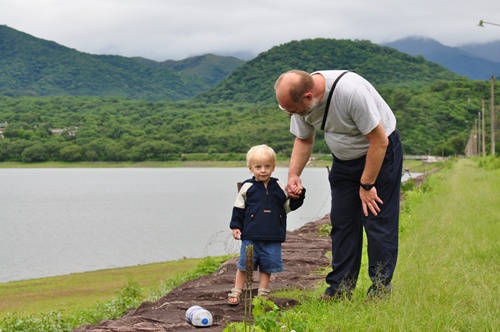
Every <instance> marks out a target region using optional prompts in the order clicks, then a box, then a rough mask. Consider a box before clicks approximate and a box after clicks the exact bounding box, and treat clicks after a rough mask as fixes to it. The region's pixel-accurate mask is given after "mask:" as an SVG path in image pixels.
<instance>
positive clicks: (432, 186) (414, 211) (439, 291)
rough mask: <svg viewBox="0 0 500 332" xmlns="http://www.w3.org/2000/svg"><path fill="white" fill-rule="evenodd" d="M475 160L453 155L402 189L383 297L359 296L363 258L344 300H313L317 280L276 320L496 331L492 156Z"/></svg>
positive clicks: (499, 248) (498, 192)
mask: <svg viewBox="0 0 500 332" xmlns="http://www.w3.org/2000/svg"><path fill="white" fill-rule="evenodd" d="M479 163H480V162H477V161H472V160H459V161H458V162H456V163H455V164H453V165H452V166H451V167H450V168H446V169H443V170H441V171H440V172H439V173H437V174H434V175H432V176H430V177H429V178H428V180H427V181H426V182H425V183H424V185H423V186H422V187H421V188H419V189H418V190H415V191H412V192H410V193H409V194H408V195H407V200H406V201H405V202H404V204H403V212H402V220H401V241H400V254H399V262H398V267H397V269H396V275H395V279H394V281H393V284H394V289H395V290H394V292H393V294H392V296H391V297H390V299H385V300H380V301H373V300H368V299H367V298H366V295H365V292H366V289H367V287H368V286H369V285H370V282H369V280H368V277H367V276H366V274H367V272H366V263H364V265H365V266H364V268H363V270H362V271H363V272H362V276H360V281H359V283H358V287H357V289H356V291H355V294H354V297H353V299H352V300H351V301H343V302H322V301H318V300H316V298H317V296H318V295H319V294H320V293H321V291H322V290H323V289H324V287H323V285H321V286H320V287H319V289H317V290H315V291H311V292H300V293H298V294H296V296H297V297H298V298H299V299H300V300H301V302H302V303H303V304H302V305H300V306H298V307H295V308H293V309H291V310H290V311H287V312H283V313H280V312H278V314H277V315H278V317H279V320H280V321H281V322H282V323H281V324H286V325H287V327H289V328H290V329H292V328H293V329H295V330H296V331H498V329H499V326H500V288H499V284H498V276H499V272H500V255H499V253H500V219H499V217H498V216H499V215H500V169H499V167H498V165H499V162H498V159H497V160H496V161H494V162H493V163H494V164H496V166H494V167H486V168H482V167H478V164H479ZM487 164H488V163H487ZM486 166H487V165H486ZM487 168H491V169H487ZM364 262H366V259H365V260H364ZM275 314H276V312H275ZM262 315H263V316H264V317H265V316H266V315H269V314H265V313H264V314H262ZM262 321H266V320H265V319H262ZM267 322H268V323H269V320H268V321H267ZM267 330H270V329H267ZM278 330H279V326H276V331H278ZM232 331H243V330H242V329H241V326H236V327H234V328H233V329H232Z"/></svg>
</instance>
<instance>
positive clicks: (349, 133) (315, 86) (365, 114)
mask: <svg viewBox="0 0 500 332" xmlns="http://www.w3.org/2000/svg"><path fill="white" fill-rule="evenodd" d="M344 73H345V74H344ZM341 75H343V76H341ZM339 77H340V78H339ZM337 78H339V79H338V80H337V82H336V86H335V88H334V90H333V95H332V96H331V101H329V98H328V96H329V93H330V91H331V89H332V85H333V84H334V82H335V81H336V79H337ZM275 91H276V99H277V101H278V104H279V106H280V108H281V109H282V110H284V111H286V112H287V113H288V114H289V115H290V119H291V121H290V132H291V133H292V134H294V135H295V142H294V146H293V151H292V156H291V160H290V169H289V173H288V184H287V189H288V192H289V195H290V196H291V197H296V196H295V195H294V191H295V190H296V188H300V187H302V183H301V179H300V175H301V173H302V171H303V169H304V167H305V165H306V163H307V162H308V160H309V158H310V156H311V153H312V149H313V145H314V137H315V130H321V129H322V130H324V136H325V141H326V143H327V144H328V146H329V148H330V149H331V152H332V155H333V164H332V168H331V171H330V174H329V181H330V187H331V194H332V207H331V213H330V219H331V223H332V233H331V238H332V271H331V272H330V273H328V275H327V276H326V282H327V284H328V285H329V286H328V288H327V289H326V290H325V293H324V295H323V297H324V298H332V299H339V298H344V297H347V298H350V296H351V295H352V291H353V290H354V288H355V287H356V282H357V279H358V275H359V271H360V265H361V257H362V242H363V228H364V229H365V232H366V235H367V240H368V260H369V262H368V263H369V268H368V272H369V276H370V279H371V280H372V285H371V286H370V288H369V289H368V295H369V296H379V295H385V294H388V293H390V291H391V290H392V285H391V281H392V277H393V274H394V269H395V267H396V260H397V254H398V225H399V200H400V197H399V195H400V185H401V171H402V155H403V153H402V148H401V139H400V137H399V133H398V131H397V130H396V118H395V116H394V114H393V112H392V111H391V109H390V107H389V106H388V105H387V103H386V102H385V101H384V100H383V98H382V97H381V96H380V95H379V93H378V92H377V91H376V90H375V88H374V87H373V86H372V85H371V84H370V83H369V82H368V81H366V80H365V79H364V78H362V77H361V76H360V75H358V74H356V73H353V72H345V71H338V70H328V71H318V72H314V73H312V74H309V73H307V72H304V71H300V70H292V71H289V72H286V73H284V74H282V75H281V76H280V77H279V78H278V80H277V81H276V84H275ZM327 104H328V106H327Z"/></svg>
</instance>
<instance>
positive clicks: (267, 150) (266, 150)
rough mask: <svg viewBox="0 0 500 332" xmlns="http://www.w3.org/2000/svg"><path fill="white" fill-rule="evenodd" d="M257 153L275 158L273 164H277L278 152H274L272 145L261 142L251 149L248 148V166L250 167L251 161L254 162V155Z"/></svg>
mask: <svg viewBox="0 0 500 332" xmlns="http://www.w3.org/2000/svg"><path fill="white" fill-rule="evenodd" d="M256 154H259V155H267V156H269V157H270V158H271V159H272V160H273V164H276V152H274V150H273V149H272V148H271V147H269V146H267V145H265V144H261V145H256V146H253V147H251V148H250V150H248V152H247V166H248V167H250V163H251V162H252V157H253V156H254V155H256Z"/></svg>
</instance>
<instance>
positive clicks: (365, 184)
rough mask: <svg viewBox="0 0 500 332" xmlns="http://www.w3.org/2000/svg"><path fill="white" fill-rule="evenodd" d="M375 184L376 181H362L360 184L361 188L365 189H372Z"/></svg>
mask: <svg viewBox="0 0 500 332" xmlns="http://www.w3.org/2000/svg"><path fill="white" fill-rule="evenodd" d="M374 185H375V183H372V184H370V183H360V184H359V186H360V187H361V188H363V189H364V190H371V189H372V188H373V186H374Z"/></svg>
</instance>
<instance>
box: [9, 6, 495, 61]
mask: <svg viewBox="0 0 500 332" xmlns="http://www.w3.org/2000/svg"><path fill="white" fill-rule="evenodd" d="M0 8H2V10H1V11H0V24H7V25H8V26H10V27H12V28H14V29H17V30H19V31H23V32H26V33H28V34H31V35H33V36H35V37H38V38H42V39H48V40H52V41H55V42H57V43H59V44H62V45H64V46H67V47H72V48H75V49H77V50H79V51H82V52H88V53H93V54H119V55H124V56H143V57H146V58H150V59H154V60H159V61H163V60H167V59H174V60H178V59H183V58H186V57H188V56H193V55H199V54H206V53H215V54H221V55H225V54H234V53H238V52H249V53H252V54H254V55H256V54H258V53H260V52H263V51H267V50H268V49H270V48H271V47H273V46H276V45H280V44H283V43H286V42H289V41H292V40H301V39H306V38H337V39H365V40H371V41H373V42H377V43H378V42H387V41H392V40H396V39H399V38H404V37H407V36H415V35H416V36H424V37H429V38H433V39H436V40H437V41H439V42H441V43H443V44H445V45H449V46H457V45H461V44H465V43H471V42H486V41H493V40H500V27H495V26H488V27H485V28H480V27H477V24H478V23H479V20H481V19H483V20H485V21H488V22H496V21H495V19H497V22H498V20H500V6H498V5H497V4H496V2H495V1H491V0H475V1H456V0H420V1H414V0H413V1H408V0H379V1H375V2H374V1H372V0H359V1H342V2H339V1H324V0H306V1H304V0H289V1H286V0H275V1H268V0H266V1H264V0H253V1H241V0H240V1H238V0H210V1H208V0H183V1H172V0H171V1H168V0H0Z"/></svg>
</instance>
